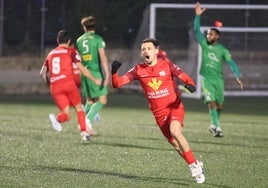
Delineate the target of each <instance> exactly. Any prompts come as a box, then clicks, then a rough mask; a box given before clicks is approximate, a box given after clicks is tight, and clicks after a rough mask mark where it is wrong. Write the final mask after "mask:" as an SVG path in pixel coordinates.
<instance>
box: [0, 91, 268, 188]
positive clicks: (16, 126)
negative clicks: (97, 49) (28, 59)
mask: <svg viewBox="0 0 268 188" xmlns="http://www.w3.org/2000/svg"><path fill="white" fill-rule="evenodd" d="M0 100H1V103H0V114H1V116H0V120H1V121H0V122H1V123H0V137H1V138H0V139H1V147H0V187H27V188H28V187H79V188H80V187H101V188H105V187H109V188H110V187H112V188H117V187H123V188H125V187H142V188H143V187H150V188H151V187H161V188H162V187H163V188H172V187H211V188H214V187H218V188H231V187H233V188H238V187H243V188H247V187H248V188H252V187H254V188H256V187H257V188H259V187H260V188H263V187H268V184H267V182H268V181H267V172H268V166H267V160H268V158H267V156H268V152H267V148H268V147H267V140H268V137H267V133H268V124H267V122H268V116H267V115H268V114H267V104H268V98H267V97H262V98H249V97H242V98H238V97H237V98H226V102H225V110H224V111H223V113H222V117H221V124H222V128H223V131H224V134H225V137H224V138H214V137H212V136H211V135H210V134H209V132H208V131H207V128H208V125H209V119H208V113H207V108H206V106H205V105H204V104H203V103H202V100H195V99H183V101H184V103H185V108H186V110H187V112H186V117H185V127H184V134H185V136H186V138H187V139H188V141H189V143H190V145H191V147H192V149H193V151H194V153H195V155H196V156H197V157H198V158H199V159H201V160H202V161H203V162H204V165H205V173H206V182H205V183H204V184H203V185H197V184H196V183H194V181H193V180H192V178H191V177H190V173H189V169H188V167H187V165H186V163H185V162H184V161H183V160H182V159H181V158H180V157H179V155H178V154H177V153H176V152H175V151H174V150H173V148H172V147H171V146H170V145H169V144H168V143H167V142H166V140H165V139H164V137H163V136H162V135H161V133H160V131H159V130H158V127H157V126H156V125H155V123H154V118H153V116H152V115H151V113H150V111H149V110H148V109H147V103H146V101H145V99H144V97H143V96H141V95H138V94H136V95H131V94H125V95H117V94H111V95H110V96H109V104H108V105H107V106H106V107H105V108H104V109H103V111H102V112H101V122H100V123H98V124H97V123H95V128H96V130H97V131H98V133H99V136H97V137H93V138H92V141H91V142H90V143H85V142H83V141H82V140H81V139H80V135H79V131H78V128H77V124H76V118H75V114H74V111H72V119H71V121H70V122H68V123H65V124H63V131H62V132H60V133H59V132H56V131H54V129H53V128H52V126H51V125H50V122H49V120H48V114H49V113H51V112H54V113H56V112H57V109H56V107H55V106H54V104H53V103H52V102H51V99H50V98H49V97H47V96H45V97H42V96H28V97H25V96H24V97H20V96H16V97H10V96H2V97H0Z"/></svg>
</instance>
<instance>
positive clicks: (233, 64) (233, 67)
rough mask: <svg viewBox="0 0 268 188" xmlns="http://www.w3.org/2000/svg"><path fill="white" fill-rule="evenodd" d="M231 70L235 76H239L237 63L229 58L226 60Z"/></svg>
mask: <svg viewBox="0 0 268 188" xmlns="http://www.w3.org/2000/svg"><path fill="white" fill-rule="evenodd" d="M227 62H228V64H229V66H230V68H231V70H232V71H233V72H234V75H235V77H236V78H239V77H240V72H239V69H238V66H237V64H236V63H235V62H234V60H232V59H230V60H229V61H227Z"/></svg>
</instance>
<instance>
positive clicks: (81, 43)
mask: <svg viewBox="0 0 268 188" xmlns="http://www.w3.org/2000/svg"><path fill="white" fill-rule="evenodd" d="M76 45H77V48H78V52H79V54H80V56H81V58H82V64H83V65H84V66H85V67H87V68H88V69H89V70H90V71H91V72H92V73H93V74H94V72H101V65H100V59H99V53H98V50H99V49H100V48H105V42H104V41H103V39H102V37H101V36H100V35H98V34H95V32H86V33H84V34H83V35H82V36H80V37H79V38H78V39H77V41H76Z"/></svg>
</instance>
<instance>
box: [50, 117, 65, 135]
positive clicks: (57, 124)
mask: <svg viewBox="0 0 268 188" xmlns="http://www.w3.org/2000/svg"><path fill="white" fill-rule="evenodd" d="M49 119H50V121H51V123H52V125H53V128H54V129H55V130H56V131H62V127H61V124H60V122H58V120H57V118H56V116H55V115H54V114H49Z"/></svg>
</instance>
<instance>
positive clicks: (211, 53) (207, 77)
mask: <svg viewBox="0 0 268 188" xmlns="http://www.w3.org/2000/svg"><path fill="white" fill-rule="evenodd" d="M205 10H206V9H204V8H201V7H200V3H199V2H197V3H196V4H195V19H194V31H195V35H196V37H197V40H198V42H199V44H200V45H201V47H202V64H201V68H200V75H201V76H202V90H203V95H204V102H205V103H206V104H208V108H209V115H210V118H211V125H210V127H209V131H210V132H211V133H212V134H213V136H215V137H222V136H223V133H222V130H221V128H220V123H219V118H220V113H221V110H222V105H223V102H224V80H223V70H222V66H223V65H222V64H223V61H226V62H227V63H228V65H229V66H230V68H231V70H232V71H233V72H234V75H235V77H236V81H237V83H238V84H239V86H240V88H241V89H243V82H242V81H241V80H240V78H239V77H240V72H239V69H238V67H237V65H236V63H235V62H234V60H233V59H232V57H231V54H230V53H229V51H228V49H226V48H225V47H224V46H222V45H221V44H219V43H218V39H219V37H220V32H219V30H218V29H216V28H211V29H209V30H208V31H207V35H206V37H205V36H204V35H203V33H202V32H201V30H200V16H201V14H202V13H203V12H204V11H205Z"/></svg>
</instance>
